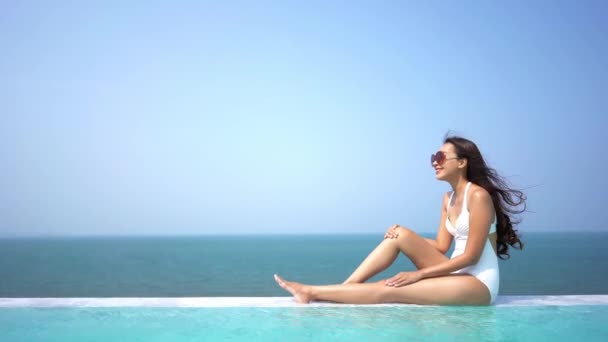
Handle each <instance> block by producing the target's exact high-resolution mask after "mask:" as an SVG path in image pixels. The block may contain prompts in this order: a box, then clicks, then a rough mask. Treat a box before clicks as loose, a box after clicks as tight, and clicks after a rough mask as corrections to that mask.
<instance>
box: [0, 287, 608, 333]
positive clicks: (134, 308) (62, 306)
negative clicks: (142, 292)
mask: <svg viewBox="0 0 608 342" xmlns="http://www.w3.org/2000/svg"><path fill="white" fill-rule="evenodd" d="M606 322H608V296H555V297H500V298H499V300H498V301H497V305H495V306H491V307H437V306H416V305H390V304H388V305H369V306H355V305H335V304H329V303H316V304H313V305H309V306H302V305H297V304H293V302H292V300H291V298H287V297H280V298H234V297H233V298H89V299H87V298H82V299H77V298H57V299H42V298H40V299H37V298H31V299H26V298H19V299H9V298H3V299H0V341H2V342H5V341H6V342H9V341H10V342H13V341H14V342H18V341H24V342H25V341H28V342H30V341H45V342H51V341H104V342H106V341H175V342H182V341H376V340H378V341H404V340H414V341H452V340H453V341H543V340H544V341H547V340H551V341H572V340H581V341H606V340H608V324H606Z"/></svg>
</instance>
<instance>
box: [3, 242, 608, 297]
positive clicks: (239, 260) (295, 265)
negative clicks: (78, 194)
mask: <svg viewBox="0 0 608 342" xmlns="http://www.w3.org/2000/svg"><path fill="white" fill-rule="evenodd" d="M421 235H423V236H426V237H431V235H425V234H421ZM522 237H523V242H524V248H523V250H516V249H511V250H510V251H511V252H510V254H511V257H510V259H509V260H504V261H503V260H499V268H500V291H499V295H574V294H608V248H607V246H608V233H603V232H602V233H600V232H575V231H572V232H559V233H549V232H534V233H527V234H522ZM382 239H383V234H382V233H379V234H352V235H348V234H342V235H214V236H205V235H200V236H128V237H125V236H114V237H112V236H104V237H30V238H25V237H20V238H1V239H0V297H30V298H31V297H182V296H187V297H239V296H243V297H267V296H273V297H274V296H287V293H286V292H284V291H283V290H282V289H281V288H279V287H278V286H277V285H276V284H275V282H274V280H273V274H275V273H278V274H280V275H281V276H283V277H285V278H286V279H289V280H295V281H299V282H303V283H308V284H336V283H341V282H342V281H344V280H345V279H346V278H347V277H348V276H349V274H350V273H351V272H352V271H353V270H354V269H355V268H356V267H357V266H358V265H359V263H360V262H361V261H362V260H363V259H364V258H365V256H366V255H367V254H368V253H369V252H370V251H372V250H373V249H374V248H375V246H376V245H377V244H378V243H380V242H381V241H382ZM449 253H451V250H450V251H448V255H449ZM414 269H415V267H414V265H413V264H412V263H411V262H410V261H409V260H408V259H407V258H406V257H405V256H404V255H400V256H399V257H398V259H397V260H396V261H395V263H394V264H393V265H392V266H391V267H389V268H388V269H387V270H385V271H384V272H382V273H380V274H378V275H377V276H375V277H374V278H373V279H372V280H374V279H383V278H387V277H390V276H392V275H394V274H396V273H398V272H400V271H406V270H414Z"/></svg>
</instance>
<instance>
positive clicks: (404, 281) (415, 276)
mask: <svg viewBox="0 0 608 342" xmlns="http://www.w3.org/2000/svg"><path fill="white" fill-rule="evenodd" d="M420 279H422V273H420V272H419V271H414V272H399V273H397V275H396V276H394V277H392V278H388V279H386V280H385V281H384V285H386V286H394V287H400V286H404V285H409V284H413V283H415V282H417V281H418V280H420Z"/></svg>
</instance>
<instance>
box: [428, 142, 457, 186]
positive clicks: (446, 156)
mask: <svg viewBox="0 0 608 342" xmlns="http://www.w3.org/2000/svg"><path fill="white" fill-rule="evenodd" d="M459 160H460V159H459V158H458V155H457V154H456V152H455V149H454V145H452V144H450V143H447V144H443V145H442V146H441V147H440V148H439V150H438V151H437V152H436V153H435V154H434V155H433V157H432V158H431V165H432V166H433V169H435V178H437V179H438V180H446V179H448V178H451V176H453V175H455V174H457V173H458V172H459V168H458V165H459Z"/></svg>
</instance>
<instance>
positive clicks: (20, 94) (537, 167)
mask: <svg viewBox="0 0 608 342" xmlns="http://www.w3.org/2000/svg"><path fill="white" fill-rule="evenodd" d="M0 7H1V8H0V47H1V49H0V51H1V53H0V75H2V77H1V78H0V106H2V108H1V111H0V115H2V123H1V125H0V166H1V167H2V172H1V174H0V187H1V189H2V191H0V236H11V235H82V234H84V235H91V234H94V235H100V234H102V235H103V234H217V233H230V234H238V233H248V234H255V233H308V232H310V233H320V232H324V233H363V232H378V233H380V234H381V233H383V232H384V230H385V229H386V227H388V226H389V225H392V224H395V223H399V224H401V225H405V226H409V227H410V228H412V229H414V230H416V231H419V232H434V231H435V230H436V229H437V227H438V224H439V215H440V205H441V196H442V194H443V193H444V192H445V191H448V190H449V185H448V184H447V183H444V182H438V181H436V180H435V178H434V173H433V171H432V169H431V168H430V166H429V155H430V153H432V152H434V151H435V150H437V148H438V147H439V146H440V145H441V141H442V138H443V136H444V134H445V133H446V132H448V131H452V132H455V133H459V134H462V135H463V136H465V137H468V138H470V139H472V140H473V141H475V142H476V143H477V144H478V146H479V147H480V149H481V151H482V153H483V154H484V155H485V157H486V159H487V161H488V163H489V164H490V165H491V166H493V167H495V168H496V169H497V170H498V171H499V172H500V173H501V174H502V175H504V176H506V177H507V178H508V179H509V180H510V181H511V184H512V185H513V186H514V187H516V188H524V189H527V190H526V193H527V195H528V198H529V199H528V209H529V210H530V211H531V212H530V213H527V214H525V215H524V217H523V219H524V221H523V223H522V224H521V226H520V230H521V231H522V232H524V233H525V232H535V231H582V230H585V231H588V230H601V231H607V230H608V228H606V226H605V225H604V224H603V220H601V216H600V215H599V213H601V212H603V210H606V209H605V208H606V204H605V203H606V196H608V195H607V191H606V190H608V186H607V182H606V176H605V173H604V172H603V169H604V168H605V167H606V166H608V163H607V161H608V158H607V155H608V152H606V151H605V150H606V147H605V146H606V143H605V139H604V137H605V136H606V127H608V119H607V110H608V96H607V95H608V40H607V39H606V37H607V36H608V22H607V21H606V20H605V18H606V17H607V15H608V6H606V5H605V4H604V3H603V2H601V1H597V2H594V1H584V2H575V1H569V2H567V1H550V2H542V1H534V2H527V1H513V2H499V1H493V2H490V1H488V2H482V1H476V2H468V1H462V2H443V1H437V2H427V1H424V2H418V3H416V2H407V3H406V2H403V3H402V2H382V3H378V2H374V1H369V2H338V1H335V2H323V1H322V2H312V1H305V2H258V1H249V2H209V3H206V2H197V1H193V2H171V3H169V2H164V3H163V2H148V1H146V2H144V1H142V2H139V3H137V2H127V3H126V4H125V2H122V1H115V2H111V1H100V2H97V3H95V2H61V1H57V2H47V1H43V2H27V1H8V2H3V4H2V5H0Z"/></svg>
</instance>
